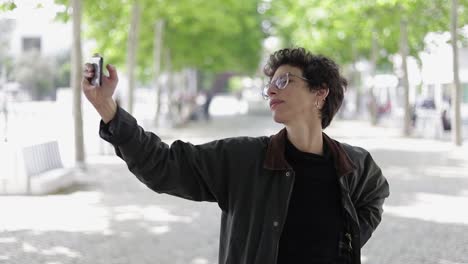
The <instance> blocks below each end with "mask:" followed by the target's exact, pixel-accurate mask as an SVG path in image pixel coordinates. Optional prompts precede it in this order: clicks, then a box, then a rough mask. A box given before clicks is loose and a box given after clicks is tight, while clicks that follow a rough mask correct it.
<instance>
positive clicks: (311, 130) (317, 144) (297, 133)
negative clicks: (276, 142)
mask: <svg viewBox="0 0 468 264" xmlns="http://www.w3.org/2000/svg"><path fill="white" fill-rule="evenodd" d="M286 131H287V132H288V134H287V136H288V139H289V141H291V143H292V144H293V145H294V146H295V147H296V148H297V149H298V150H300V151H302V152H308V153H314V154H318V155H323V137H322V128H321V126H320V124H319V125H318V126H317V125H308V124H306V125H298V126H286Z"/></svg>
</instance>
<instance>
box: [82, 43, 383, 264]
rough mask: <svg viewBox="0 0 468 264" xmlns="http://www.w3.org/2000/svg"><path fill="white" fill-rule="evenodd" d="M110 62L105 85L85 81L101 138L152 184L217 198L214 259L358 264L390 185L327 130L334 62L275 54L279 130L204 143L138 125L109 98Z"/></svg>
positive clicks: (272, 97) (337, 94)
mask: <svg viewBox="0 0 468 264" xmlns="http://www.w3.org/2000/svg"><path fill="white" fill-rule="evenodd" d="M107 69H108V71H109V77H103V85H102V86H101V87H95V86H91V85H90V84H89V82H88V81H87V79H86V78H90V77H92V76H93V72H92V69H91V68H88V67H87V68H86V69H85V77H86V78H85V79H84V80H83V90H84V93H85V95H86V97H87V98H88V100H89V101H90V102H91V103H92V104H93V105H94V107H95V108H96V110H97V111H98V113H99V114H100V115H101V117H102V121H101V124H100V136H101V137H102V138H103V139H104V140H106V141H108V142H110V143H112V144H113V145H114V147H115V151H116V154H117V155H118V156H119V157H121V158H122V159H123V160H124V161H125V162H126V163H127V165H128V168H129V169H130V171H132V172H133V173H134V174H135V175H136V176H137V178H138V179H139V180H140V181H142V182H143V183H144V184H146V185H147V186H148V187H149V188H151V189H152V190H154V191H156V192H158V193H167V194H172V195H175V196H179V197H183V198H186V199H190V200H194V201H212V202H217V203H218V205H219V207H220V208H221V210H222V218H221V233H220V249H219V263H223V264H225V263H236V264H253V263H278V264H280V263H315V264H319V263H320V264H323V263H340V264H341V263H353V264H354V263H360V249H361V247H362V246H363V245H364V244H365V243H366V242H367V241H368V239H369V238H370V236H371V234H372V232H373V231H374V230H375V228H376V227H377V225H378V224H379V223H380V220H381V215H382V205H383V202H384V200H385V198H386V197H388V195H389V187H388V183H387V181H386V179H385V178H384V177H383V175H382V173H381V170H380V168H379V167H378V166H377V165H376V164H375V162H374V161H373V159H372V157H371V156H370V154H369V153H368V152H367V151H365V150H364V149H362V148H358V147H353V146H350V145H347V144H343V143H339V142H337V141H335V140H333V139H331V138H329V137H328V136H327V135H326V134H325V133H323V129H325V128H326V127H327V126H328V125H329V124H330V122H331V121H332V119H333V116H334V115H335V114H336V112H337V111H338V109H339V107H340V106H341V103H342V101H343V94H344V89H345V88H346V80H345V79H344V78H343V77H342V76H341V75H340V73H339V69H338V66H337V65H336V64H335V63H334V62H333V61H332V60H330V59H328V58H326V57H323V56H316V55H313V54H311V53H310V52H308V51H306V50H304V49H302V48H295V49H283V50H279V51H277V52H275V53H273V54H272V55H271V56H270V59H269V61H268V64H267V65H266V66H265V70H264V71H265V74H266V75H267V76H268V77H269V78H270V82H269V83H268V84H267V85H266V87H265V88H264V89H263V96H264V97H265V98H266V99H268V100H269V104H270V109H271V111H272V114H273V119H274V120H275V121H276V122H278V123H282V124H284V126H285V128H284V129H282V130H281V131H279V132H278V134H276V135H274V136H270V137H267V136H264V137H256V138H252V137H237V138H228V139H222V140H217V141H213V142H209V143H206V144H202V145H192V144H190V143H185V142H181V141H175V142H174V143H173V144H172V145H171V146H168V145H167V144H165V143H163V142H162V141H161V139H160V138H159V137H158V136H156V135H155V134H153V133H150V132H146V131H144V130H143V129H142V128H141V127H140V126H138V124H137V122H136V120H135V119H134V118H133V117H132V116H131V115H129V114H128V113H127V112H125V111H124V110H123V109H122V108H120V107H118V106H117V105H116V104H115V102H114V101H113V99H112V94H113V93H114V90H115V88H116V86H117V82H118V77H117V72H116V70H115V68H114V67H112V66H109V65H108V66H107Z"/></svg>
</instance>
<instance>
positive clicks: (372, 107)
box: [369, 30, 379, 126]
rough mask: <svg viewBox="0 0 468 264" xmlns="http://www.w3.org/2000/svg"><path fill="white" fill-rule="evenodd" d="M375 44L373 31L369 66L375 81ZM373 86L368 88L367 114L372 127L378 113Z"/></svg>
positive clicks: (376, 47) (377, 55)
mask: <svg viewBox="0 0 468 264" xmlns="http://www.w3.org/2000/svg"><path fill="white" fill-rule="evenodd" d="M378 45H379V44H378V42H377V33H376V32H375V30H374V31H373V32H372V51H371V63H370V64H371V65H370V68H371V69H370V75H371V76H372V78H373V79H375V75H376V72H377V71H376V69H377V60H378V58H379V46H378ZM374 90H375V84H374V83H373V84H372V85H371V87H369V98H370V102H369V113H370V116H371V124H372V125H373V126H375V125H377V122H378V116H377V115H378V113H377V98H376V96H375V91H374Z"/></svg>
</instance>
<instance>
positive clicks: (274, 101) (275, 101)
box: [270, 99, 284, 109]
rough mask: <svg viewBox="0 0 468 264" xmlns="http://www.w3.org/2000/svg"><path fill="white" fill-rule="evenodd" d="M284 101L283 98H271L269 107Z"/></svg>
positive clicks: (272, 107)
mask: <svg viewBox="0 0 468 264" xmlns="http://www.w3.org/2000/svg"><path fill="white" fill-rule="evenodd" d="M283 102H284V101H283V100H279V99H271V100H270V109H274V108H275V107H276V106H277V105H279V104H281V103H283Z"/></svg>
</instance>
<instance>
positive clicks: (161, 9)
mask: <svg viewBox="0 0 468 264" xmlns="http://www.w3.org/2000/svg"><path fill="white" fill-rule="evenodd" d="M135 1H137V0H135ZM258 1H259V0H224V1H223V0H213V1H204V0H180V1H169V0H157V1H155V0H139V1H138V2H139V3H140V5H141V7H142V14H141V17H140V22H141V24H140V30H139V39H138V41H139V46H138V54H137V74H138V79H139V80H147V81H149V80H151V79H152V77H153V67H154V62H153V57H154V56H153V53H154V46H153V45H154V31H155V23H156V21H157V20H159V19H160V20H163V21H164V23H165V28H164V32H163V45H164V50H165V51H166V50H169V51H170V54H171V65H172V69H173V70H179V69H182V68H184V67H192V68H197V69H200V70H202V71H211V72H214V73H219V72H223V71H236V72H241V73H252V72H254V71H255V70H256V69H257V67H258V62H259V60H260V55H261V49H262V46H261V42H262V39H263V38H264V34H263V32H262V29H261V23H262V16H261V14H259V13H258V12H257V6H258ZM56 3H59V4H62V5H65V6H67V5H68V1H67V0H56ZM133 3H134V1H133V0H107V1H94V0H83V14H84V17H83V21H84V26H83V29H84V37H85V38H86V39H92V40H95V41H96V45H97V47H96V50H94V51H84V52H83V53H84V54H85V55H87V54H89V55H91V54H92V53H94V52H99V53H101V54H102V55H103V57H104V58H105V60H106V62H105V63H112V64H115V65H117V66H118V67H119V68H123V67H125V66H126V64H125V62H126V58H127V57H126V56H127V55H126V54H127V39H128V30H129V26H130V20H131V8H132V4H133ZM70 11H71V10H69V8H67V9H66V10H65V11H64V12H63V13H60V14H58V15H57V18H58V19H60V20H63V21H66V20H67V19H69V17H70ZM164 62H165V61H164V57H163V65H162V66H163V68H165V67H166V66H167V65H166V63H164Z"/></svg>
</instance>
